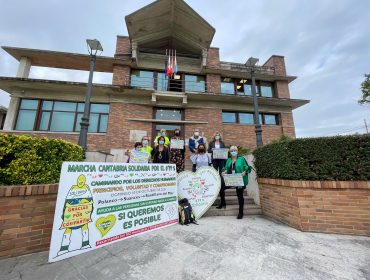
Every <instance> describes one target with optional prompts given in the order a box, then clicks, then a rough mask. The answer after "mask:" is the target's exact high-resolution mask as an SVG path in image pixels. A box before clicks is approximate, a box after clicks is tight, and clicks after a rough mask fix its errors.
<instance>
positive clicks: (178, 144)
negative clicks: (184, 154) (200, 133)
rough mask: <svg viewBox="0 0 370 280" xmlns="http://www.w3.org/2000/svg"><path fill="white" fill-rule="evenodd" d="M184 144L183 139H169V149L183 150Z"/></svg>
mask: <svg viewBox="0 0 370 280" xmlns="http://www.w3.org/2000/svg"><path fill="white" fill-rule="evenodd" d="M184 146H185V141H184V140H180V139H171V149H180V150H183V149H184Z"/></svg>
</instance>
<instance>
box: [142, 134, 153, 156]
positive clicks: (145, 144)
mask: <svg viewBox="0 0 370 280" xmlns="http://www.w3.org/2000/svg"><path fill="white" fill-rule="evenodd" d="M141 143H142V144H143V147H142V148H141V151H142V152H143V153H148V155H149V158H148V161H149V160H150V158H151V156H150V155H151V153H152V150H153V148H152V147H151V146H149V137H148V136H143V138H141Z"/></svg>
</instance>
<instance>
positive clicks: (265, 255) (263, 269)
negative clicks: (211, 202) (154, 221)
mask: <svg viewBox="0 0 370 280" xmlns="http://www.w3.org/2000/svg"><path fill="white" fill-rule="evenodd" d="M200 224H201V225H199V226H196V225H191V226H180V225H175V226H171V227H169V228H166V229H161V230H158V231H155V232H151V233H148V234H145V235H142V236H138V237H133V238H131V239H127V240H124V241H121V242H118V243H115V244H113V245H109V246H106V247H104V248H101V249H99V250H95V251H92V252H89V253H86V254H82V255H79V256H77V257H74V258H71V259H68V260H65V261H60V262H57V263H53V264H48V263H47V253H46V252H44V253H37V254H32V255H28V256H23V257H17V258H12V259H7V260H3V261H0V279H1V280H5V279H24V280H27V279H35V280H41V279H89V280H92V279H106V280H108V279H109V280H110V279H152V280H153V279H161V280H164V279H171V280H174V279H227V280H232V279H237V280H240V279H248V280H249V279H320V280H323V279H325V280H327V279H370V238H367V237H355V236H343V235H328V234H316V233H302V232H299V231H296V230H294V229H291V228H290V227H287V226H285V225H281V224H277V223H274V222H272V221H269V220H267V219H265V218H262V217H259V216H249V217H247V218H245V219H243V220H241V221H240V220H236V219H235V217H208V218H203V219H201V220H200Z"/></svg>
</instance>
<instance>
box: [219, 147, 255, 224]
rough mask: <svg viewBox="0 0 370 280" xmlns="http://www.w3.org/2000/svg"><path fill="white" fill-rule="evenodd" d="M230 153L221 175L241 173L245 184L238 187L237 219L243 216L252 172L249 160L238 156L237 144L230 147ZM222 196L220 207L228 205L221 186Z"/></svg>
mask: <svg viewBox="0 0 370 280" xmlns="http://www.w3.org/2000/svg"><path fill="white" fill-rule="evenodd" d="M230 154H231V158H228V159H227V161H226V164H225V167H224V168H223V170H222V173H221V175H222V176H224V175H225V174H226V173H227V174H235V173H241V175H242V177H243V182H244V184H243V186H238V187H236V194H237V196H238V202H239V214H238V216H237V219H242V218H243V210H244V196H243V192H244V190H245V188H246V186H247V185H248V174H249V173H250V172H251V168H250V167H249V165H248V163H247V161H246V160H245V158H244V157H242V156H238V148H237V147H236V146H231V147H230ZM220 197H221V204H220V206H219V207H217V208H219V209H221V208H222V207H226V201H225V189H224V188H221V192H220Z"/></svg>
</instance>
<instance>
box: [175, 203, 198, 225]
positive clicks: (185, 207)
mask: <svg viewBox="0 0 370 280" xmlns="http://www.w3.org/2000/svg"><path fill="white" fill-rule="evenodd" d="M178 208H179V223H180V224H181V225H189V224H196V225H197V221H196V220H195V215H194V212H193V208H192V207H191V205H190V203H189V201H188V200H187V199H186V198H183V199H181V200H180V201H179V206H178Z"/></svg>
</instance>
